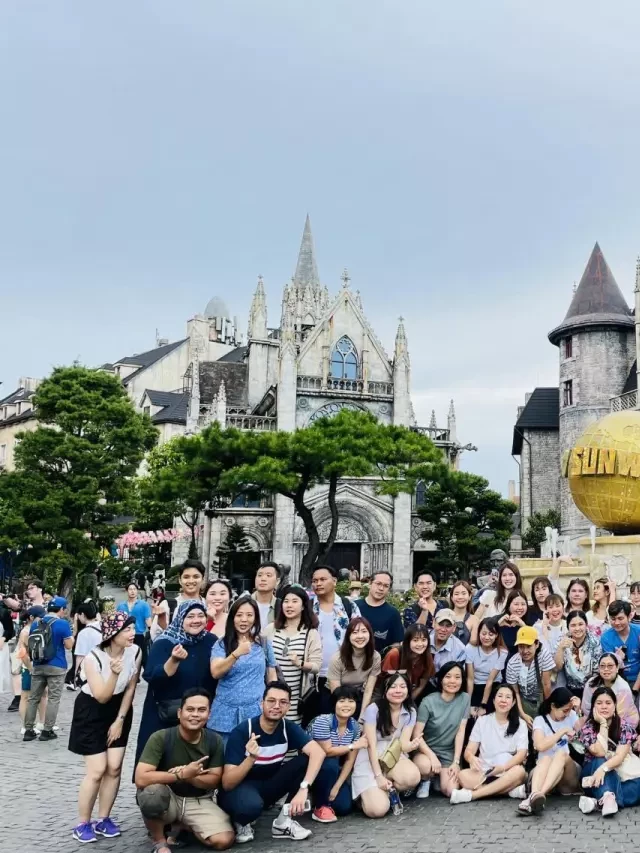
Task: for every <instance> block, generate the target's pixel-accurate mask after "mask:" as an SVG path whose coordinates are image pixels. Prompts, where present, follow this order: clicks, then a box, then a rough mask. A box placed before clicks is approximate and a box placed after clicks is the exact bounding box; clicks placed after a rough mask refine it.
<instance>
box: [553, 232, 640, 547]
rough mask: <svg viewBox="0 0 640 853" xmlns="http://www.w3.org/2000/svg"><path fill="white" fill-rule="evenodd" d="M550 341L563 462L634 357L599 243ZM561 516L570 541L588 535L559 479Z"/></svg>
mask: <svg viewBox="0 0 640 853" xmlns="http://www.w3.org/2000/svg"><path fill="white" fill-rule="evenodd" d="M549 340H550V341H551V343H552V344H554V345H555V346H557V347H558V350H559V355H560V389H559V391H560V430H559V448H558V453H559V456H560V458H562V456H563V454H564V453H565V452H566V451H568V450H571V448H572V447H574V445H575V443H576V440H577V439H578V438H579V436H580V435H581V434H582V432H583V431H584V430H585V429H586V427H587V426H589V424H592V423H594V422H595V421H597V420H599V419H600V418H602V417H603V416H604V415H606V414H608V413H609V409H610V399H611V397H615V396H617V395H619V394H621V393H622V389H623V387H624V384H625V381H626V379H627V376H628V375H629V370H630V368H631V366H632V364H633V360H634V357H635V331H634V319H633V316H632V314H631V311H630V310H629V306H628V305H627V302H626V300H625V298H624V296H623V295H622V292H621V290H620V288H619V287H618V284H617V282H616V280H615V278H614V277H613V273H612V272H611V270H610V269H609V265H608V264H607V262H606V260H605V258H604V255H603V254H602V250H601V249H600V246H599V245H598V243H596V244H595V246H594V247H593V251H592V252H591V257H590V258H589V261H588V263H587V266H586V268H585V271H584V273H583V275H582V278H581V279H580V283H579V284H578V287H577V288H576V291H575V293H574V294H573V299H572V300H571V304H570V306H569V310H568V311H567V314H566V316H565V318H564V320H563V321H562V323H561V324H560V325H559V326H557V327H556V328H555V329H553V330H552V331H551V332H549ZM549 452H550V453H551V450H550V451H549ZM558 475H559V474H558ZM560 513H561V516H562V528H561V532H562V534H563V535H565V536H568V537H569V538H570V539H571V541H572V542H573V541H574V540H576V539H578V538H579V537H580V536H585V535H587V534H588V532H589V525H590V522H589V521H588V520H587V519H586V518H585V517H584V516H583V515H582V513H581V512H580V511H579V510H578V508H577V507H576V505H575V504H574V502H573V500H572V498H571V494H570V491H569V484H568V480H567V479H566V477H561V478H560Z"/></svg>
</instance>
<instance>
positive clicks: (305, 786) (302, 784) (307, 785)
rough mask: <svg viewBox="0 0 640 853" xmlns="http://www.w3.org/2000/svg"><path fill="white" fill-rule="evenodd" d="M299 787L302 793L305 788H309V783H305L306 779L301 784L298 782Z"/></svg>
mask: <svg viewBox="0 0 640 853" xmlns="http://www.w3.org/2000/svg"><path fill="white" fill-rule="evenodd" d="M300 787H301V788H302V790H303V791H306V790H307V788H308V787H309V783H308V782H307V780H306V779H304V780H303V781H302V782H300Z"/></svg>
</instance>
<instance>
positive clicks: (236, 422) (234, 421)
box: [227, 414, 278, 432]
mask: <svg viewBox="0 0 640 853" xmlns="http://www.w3.org/2000/svg"><path fill="white" fill-rule="evenodd" d="M227 426H228V427H235V428H236V429H246V430H254V431H257V432H275V431H276V430H277V428H278V419H277V418H276V417H275V415H246V414H245V415H240V414H237V415H231V414H228V415H227Z"/></svg>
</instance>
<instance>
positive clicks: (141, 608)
mask: <svg viewBox="0 0 640 853" xmlns="http://www.w3.org/2000/svg"><path fill="white" fill-rule="evenodd" d="M117 610H120V611H121V612H122V613H128V614H129V616H133V618H134V619H135V620H136V634H144V633H146V630H147V619H151V615H152V614H151V608H150V607H149V605H148V604H147V602H146V601H142V599H141V598H139V599H138V600H137V601H136V603H135V604H134V605H133V607H129V602H128V601H121V602H120V604H119V605H118V607H117Z"/></svg>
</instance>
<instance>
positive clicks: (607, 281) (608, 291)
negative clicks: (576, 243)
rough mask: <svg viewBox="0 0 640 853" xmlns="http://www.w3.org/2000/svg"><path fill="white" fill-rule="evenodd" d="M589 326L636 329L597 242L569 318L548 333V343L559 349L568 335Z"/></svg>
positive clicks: (569, 312)
mask: <svg viewBox="0 0 640 853" xmlns="http://www.w3.org/2000/svg"><path fill="white" fill-rule="evenodd" d="M590 326H615V327H618V328H631V329H632V328H633V317H632V315H631V311H630V310H629V306H628V305H627V302H626V300H625V298H624V296H623V295H622V291H621V290H620V288H619V287H618V283H617V282H616V280H615V278H614V277H613V273H612V272H611V270H610V269H609V264H608V263H607V262H606V260H605V258H604V255H603V254H602V249H601V248H600V246H599V245H598V243H596V244H595V246H594V247H593V251H592V252H591V257H590V258H589V262H588V263H587V266H586V268H585V271H584V273H583V274H582V278H581V279H580V284H579V285H578V288H577V290H576V292H575V293H574V295H573V299H572V300H571V305H570V306H569V310H568V311H567V315H566V317H565V318H564V320H563V321H562V323H561V324H560V325H559V326H558V327H557V328H555V329H553V330H552V331H551V332H549V340H550V341H551V343H552V344H556V346H557V345H558V343H559V342H560V339H561V338H563V337H564V336H565V335H568V334H571V332H572V331H578V330H579V329H584V328H586V327H590Z"/></svg>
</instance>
